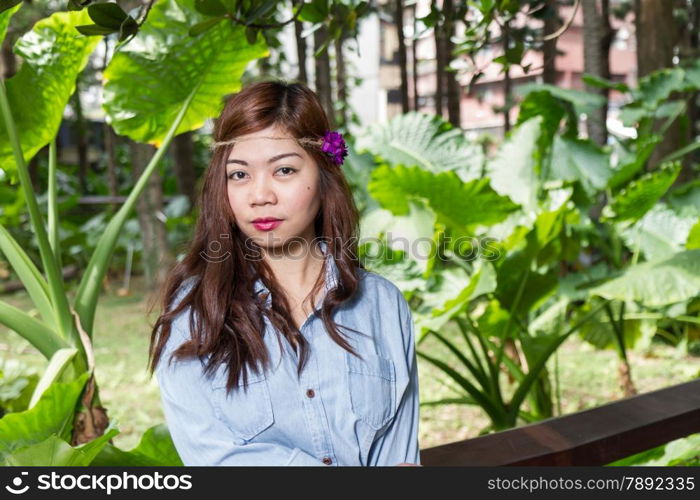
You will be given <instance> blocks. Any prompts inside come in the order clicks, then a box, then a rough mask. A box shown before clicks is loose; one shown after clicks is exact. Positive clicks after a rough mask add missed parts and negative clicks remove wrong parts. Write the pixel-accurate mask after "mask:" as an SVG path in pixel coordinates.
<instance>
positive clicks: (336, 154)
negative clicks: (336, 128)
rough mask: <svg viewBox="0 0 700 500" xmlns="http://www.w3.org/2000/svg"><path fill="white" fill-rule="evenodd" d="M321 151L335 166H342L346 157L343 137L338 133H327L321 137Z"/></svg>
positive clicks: (346, 150)
mask: <svg viewBox="0 0 700 500" xmlns="http://www.w3.org/2000/svg"><path fill="white" fill-rule="evenodd" d="M321 151H323V152H324V153H326V154H327V155H328V156H330V157H331V159H332V160H333V162H334V163H335V164H336V165H342V164H343V161H344V160H345V157H346V156H347V155H348V148H347V146H346V145H345V140H344V139H343V135H342V134H341V133H339V132H333V131H328V132H326V133H325V135H324V136H323V145H322V146H321Z"/></svg>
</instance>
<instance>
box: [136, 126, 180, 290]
mask: <svg viewBox="0 0 700 500" xmlns="http://www.w3.org/2000/svg"><path fill="white" fill-rule="evenodd" d="M129 147H130V150H131V163H132V166H133V177H134V181H136V180H137V179H138V178H139V177H140V176H141V174H142V173H143V171H144V169H145V168H146V165H147V164H148V162H149V161H150V159H151V157H152V156H153V154H154V152H155V148H154V147H153V146H151V145H149V144H141V143H137V142H134V141H131V140H130V141H129ZM136 210H137V212H138V219H139V227H140V229H141V238H142V242H143V254H142V255H143V267H144V273H145V278H146V286H147V288H149V289H151V290H154V289H156V288H158V287H159V286H160V285H161V284H162V283H163V282H164V280H165V277H166V273H167V271H168V269H169V268H170V265H171V264H172V257H171V255H170V253H169V251H168V241H167V237H166V232H165V222H164V219H165V218H164V215H163V186H162V181H161V177H160V174H159V172H158V170H157V169H156V171H155V172H153V174H152V175H151V176H150V178H149V179H148V185H147V186H146V189H145V190H144V192H143V193H142V194H141V196H140V197H139V199H138V202H137V205H136Z"/></svg>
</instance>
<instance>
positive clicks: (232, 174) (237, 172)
mask: <svg viewBox="0 0 700 500" xmlns="http://www.w3.org/2000/svg"><path fill="white" fill-rule="evenodd" d="M236 174H245V172H243V171H241V170H236V171H235V172H231V173H230V174H228V178H229V179H232V180H239V179H241V177H236Z"/></svg>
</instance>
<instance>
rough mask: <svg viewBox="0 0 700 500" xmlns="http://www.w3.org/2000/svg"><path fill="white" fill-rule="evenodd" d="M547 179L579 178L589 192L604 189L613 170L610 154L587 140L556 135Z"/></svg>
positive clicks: (569, 179)
mask: <svg viewBox="0 0 700 500" xmlns="http://www.w3.org/2000/svg"><path fill="white" fill-rule="evenodd" d="M552 158H553V159H552V163H551V168H550V171H549V172H548V176H547V179H561V180H565V181H571V182H574V181H578V182H580V183H581V185H582V186H583V188H584V189H585V190H586V193H588V195H589V196H591V197H593V196H594V195H595V194H596V193H598V192H600V191H602V190H603V189H605V187H606V186H607V184H608V179H610V177H611V176H612V174H613V171H612V170H611V169H610V158H609V156H608V155H607V154H606V153H605V152H604V151H603V150H602V149H600V148H599V147H598V146H597V145H595V144H594V143H592V142H591V141H588V140H583V139H568V138H566V137H559V136H557V137H555V139H554V148H553V151H552Z"/></svg>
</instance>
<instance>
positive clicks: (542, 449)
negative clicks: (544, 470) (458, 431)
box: [421, 379, 700, 466]
mask: <svg viewBox="0 0 700 500" xmlns="http://www.w3.org/2000/svg"><path fill="white" fill-rule="evenodd" d="M697 432H700V379H697V380H693V381H691V382H686V383H684V384H679V385H674V386H671V387H667V388H665V389H659V390H657V391H653V392H648V393H646V394H640V395H638V396H634V397H630V398H625V399H622V400H620V401H615V402H612V403H608V404H605V405H602V406H598V407H596V408H592V409H590V410H585V411H581V412H578V413H573V414H570V415H564V416H561V417H554V418H549V419H546V420H542V421H540V422H536V423H534V424H529V425H525V426H522V427H517V428H514V429H509V430H506V431H501V432H496V433H493V434H488V435H485V436H480V437H476V438H472V439H466V440H463V441H457V442H454V443H448V444H444V445H440V446H435V447H432V448H426V449H423V450H421V464H422V465H425V466H453V465H490V466H502V465H526V466H532V465H545V466H546V465H605V464H609V463H610V462H614V461H615V460H619V459H621V458H625V457H628V456H630V455H634V454H635V453H639V452H642V451H645V450H649V449H651V448H655V447H656V446H659V445H662V444H665V443H668V442H670V441H673V440H674V439H679V438H682V437H685V436H688V435H690V434H694V433H697Z"/></svg>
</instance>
